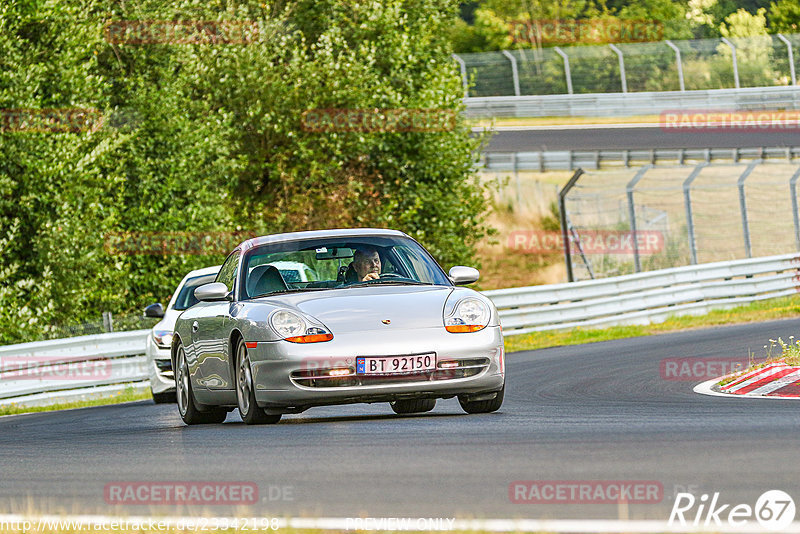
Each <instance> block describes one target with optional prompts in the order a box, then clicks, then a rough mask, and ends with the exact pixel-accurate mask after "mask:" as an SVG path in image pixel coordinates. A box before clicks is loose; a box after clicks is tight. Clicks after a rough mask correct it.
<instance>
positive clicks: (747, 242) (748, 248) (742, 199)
mask: <svg viewBox="0 0 800 534" xmlns="http://www.w3.org/2000/svg"><path fill="white" fill-rule="evenodd" d="M761 162H762V160H760V159H754V160H753V161H752V162H750V165H748V166H747V168H746V169H745V170H744V172H743V173H742V175H741V176H739V181H738V182H737V183H736V185H738V186H739V209H740V210H741V212H742V230H743V232H744V251H745V253H746V254H747V257H748V258H752V257H753V251H752V248H751V246H750V224H749V222H748V221H747V199H746V198H745V194H744V181H745V180H747V177H748V176H750V173H751V172H753V169H755V168H756V165H759V164H760V163H761Z"/></svg>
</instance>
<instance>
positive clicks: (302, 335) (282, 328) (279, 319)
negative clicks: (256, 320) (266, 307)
mask: <svg viewBox="0 0 800 534" xmlns="http://www.w3.org/2000/svg"><path fill="white" fill-rule="evenodd" d="M269 323H270V325H272V329H273V330H275V333H276V334H278V337H280V338H281V339H285V340H286V341H291V342H292V343H319V342H320V341H330V340H331V339H333V334H331V333H330V332H328V331H327V330H325V328H322V327H321V326H319V325H309V324H308V322H307V321H306V320H305V319H304V318H302V317H301V316H300V315H298V314H296V313H294V312H291V311H288V310H278V311H276V312H275V313H273V314H272V316H271V317H270V318H269Z"/></svg>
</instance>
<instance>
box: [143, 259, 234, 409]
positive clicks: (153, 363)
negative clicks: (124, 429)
mask: <svg viewBox="0 0 800 534" xmlns="http://www.w3.org/2000/svg"><path fill="white" fill-rule="evenodd" d="M219 268H220V265H217V266H215V267H206V268H205V269H197V270H195V271H192V272H190V273H189V274H187V275H186V276H185V277H184V278H183V280H181V283H180V284H178V288H177V289H176V290H175V292H174V293H173V294H172V298H171V299H170V301H169V304H168V305H167V309H166V310H164V308H163V306H162V305H161V303H156V304H151V305H150V306H148V307H147V308H145V309H144V315H145V317H155V318H160V319H161V320H160V321H159V322H158V323H156V325H155V326H154V327H153V328H152V329H151V330H150V333H149V334H148V336H147V348H146V350H145V354H146V355H147V369H148V373H149V375H150V392H151V393H152V394H153V400H154V401H155V402H156V404H161V403H166V402H175V375H174V374H173V372H172V360H171V359H170V345H172V334H173V331H174V330H175V321H176V320H177V319H178V316H179V315H180V314H181V313H183V311H184V310H187V309H189V308H191V307H192V306H194V305H195V304H197V302H198V301H197V298H196V297H195V296H194V290H195V288H197V287H199V286H202V285H203V284H208V283H210V282H213V281H214V279H215V278H216V276H217V273H218V272H219Z"/></svg>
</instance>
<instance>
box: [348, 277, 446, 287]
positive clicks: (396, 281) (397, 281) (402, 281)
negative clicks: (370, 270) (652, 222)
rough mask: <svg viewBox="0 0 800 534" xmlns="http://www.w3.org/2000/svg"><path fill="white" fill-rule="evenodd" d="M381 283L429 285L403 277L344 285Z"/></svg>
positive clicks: (358, 285) (356, 285)
mask: <svg viewBox="0 0 800 534" xmlns="http://www.w3.org/2000/svg"><path fill="white" fill-rule="evenodd" d="M379 284H400V285H409V286H427V285H430V284H427V283H425V282H418V281H417V280H410V279H403V278H376V279H375V280H367V281H366V282H357V283H355V284H350V285H348V286H343V287H364V286H376V285H379Z"/></svg>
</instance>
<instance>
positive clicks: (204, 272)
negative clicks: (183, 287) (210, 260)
mask: <svg viewBox="0 0 800 534" xmlns="http://www.w3.org/2000/svg"><path fill="white" fill-rule="evenodd" d="M221 267H222V265H215V266H214V267H203V268H202V269H195V270H194V271H189V272H188V273H187V274H186V276H184V277H183V279H184V280H188V279H189V278H194V277H196V276H203V275H207V274H217V273H218V272H219V270H220V268H221Z"/></svg>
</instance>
